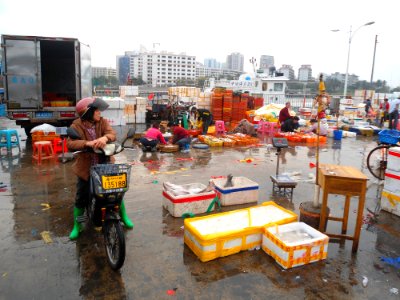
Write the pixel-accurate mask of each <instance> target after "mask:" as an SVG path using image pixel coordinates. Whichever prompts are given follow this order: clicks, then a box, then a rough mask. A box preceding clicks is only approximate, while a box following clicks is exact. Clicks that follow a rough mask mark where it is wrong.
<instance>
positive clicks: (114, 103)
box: [102, 97, 125, 109]
mask: <svg viewBox="0 0 400 300" xmlns="http://www.w3.org/2000/svg"><path fill="white" fill-rule="evenodd" d="M102 99H103V100H104V101H106V102H107V104H108V105H109V107H108V109H124V107H125V101H124V99H122V98H119V97H102Z"/></svg>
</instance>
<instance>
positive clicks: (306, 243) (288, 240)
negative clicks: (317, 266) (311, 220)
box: [262, 222, 329, 269]
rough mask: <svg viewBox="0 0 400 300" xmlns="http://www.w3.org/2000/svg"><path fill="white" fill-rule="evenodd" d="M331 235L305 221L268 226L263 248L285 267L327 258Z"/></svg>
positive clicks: (265, 231) (264, 235)
mask: <svg viewBox="0 0 400 300" xmlns="http://www.w3.org/2000/svg"><path fill="white" fill-rule="evenodd" d="M328 242H329V237H328V236H327V235H325V234H323V233H321V232H319V231H318V230H316V229H314V228H312V227H311V226H309V225H307V224H305V223H303V222H295V223H289V224H284V225H277V226H272V227H267V228H265V230H264V234H263V239H262V248H263V250H264V251H265V252H266V253H267V254H268V255H270V256H272V257H273V258H274V259H275V261H276V262H277V263H278V264H279V265H281V266H282V267H283V268H284V269H289V268H292V267H297V266H301V265H305V264H308V263H312V262H316V261H319V260H322V259H326V257H327V256H328Z"/></svg>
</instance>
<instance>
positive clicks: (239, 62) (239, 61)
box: [226, 52, 244, 72]
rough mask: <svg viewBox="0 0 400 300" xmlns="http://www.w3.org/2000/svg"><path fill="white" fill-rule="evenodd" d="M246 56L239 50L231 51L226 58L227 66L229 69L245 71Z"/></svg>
mask: <svg viewBox="0 0 400 300" xmlns="http://www.w3.org/2000/svg"><path fill="white" fill-rule="evenodd" d="M243 67H244V56H243V54H240V53H238V52H235V53H231V54H229V55H228V56H227V58H226V68H227V69H229V70H234V71H239V72H243Z"/></svg>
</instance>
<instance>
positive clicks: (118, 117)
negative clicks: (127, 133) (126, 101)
mask: <svg viewBox="0 0 400 300" xmlns="http://www.w3.org/2000/svg"><path fill="white" fill-rule="evenodd" d="M101 115H102V117H103V118H104V119H106V120H107V121H108V123H110V125H111V126H124V125H126V119H125V116H124V111H123V110H121V109H106V110H105V111H103V112H102V113H101Z"/></svg>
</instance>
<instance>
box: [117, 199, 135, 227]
mask: <svg viewBox="0 0 400 300" xmlns="http://www.w3.org/2000/svg"><path fill="white" fill-rule="evenodd" d="M119 214H120V216H121V220H122V223H124V225H125V227H126V228H128V229H132V228H133V226H135V224H133V223H132V221H131V220H130V219H129V217H128V214H127V213H126V208H125V203H124V201H122V202H121V206H120V208H119Z"/></svg>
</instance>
